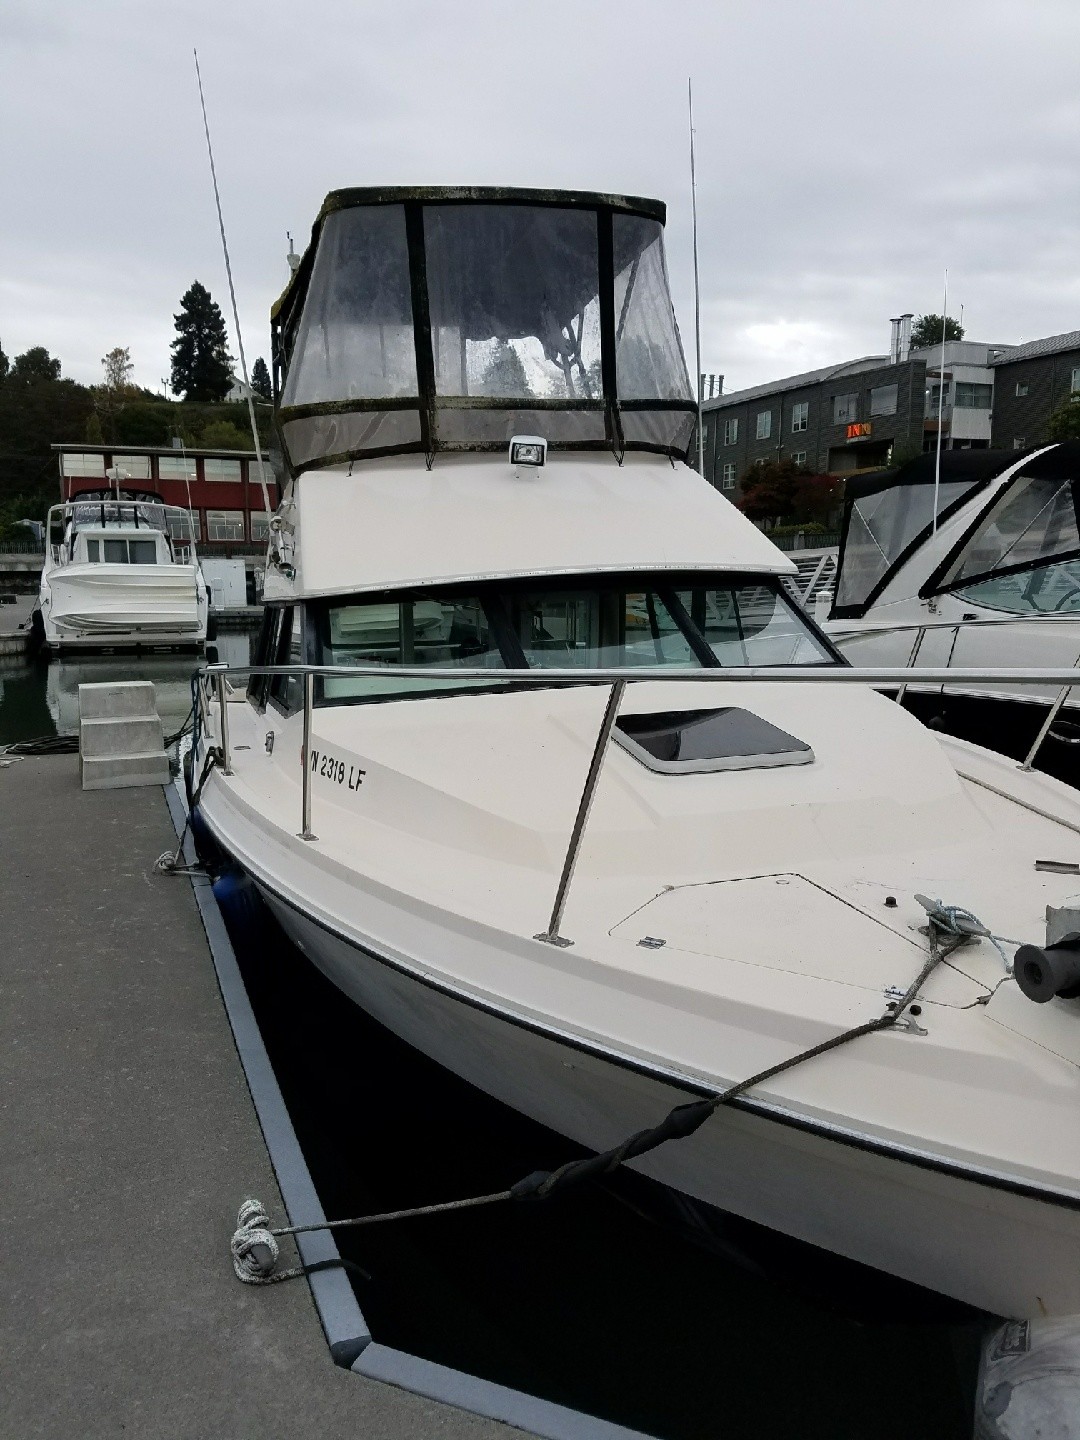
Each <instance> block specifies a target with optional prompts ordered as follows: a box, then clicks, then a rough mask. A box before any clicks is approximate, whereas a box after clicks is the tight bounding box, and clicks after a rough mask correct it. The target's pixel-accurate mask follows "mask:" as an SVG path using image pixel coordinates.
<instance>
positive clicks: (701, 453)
mask: <svg viewBox="0 0 1080 1440" xmlns="http://www.w3.org/2000/svg"><path fill="white" fill-rule="evenodd" d="M686 100H687V106H688V109H689V119H690V207H691V213H692V216H693V228H694V356H695V360H696V362H697V363H696V367H695V368H696V379H695V383H694V393H695V395H696V396H697V468H698V474H699V475H701V476H704V474H705V435H704V432H703V431H702V428H701V285H700V282H699V280H698V256H697V177H696V175H695V172H694V86H693V82H692V81H691V79H690V78H689V76H687V80H686Z"/></svg>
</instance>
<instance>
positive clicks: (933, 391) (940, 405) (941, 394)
mask: <svg viewBox="0 0 1080 1440" xmlns="http://www.w3.org/2000/svg"><path fill="white" fill-rule="evenodd" d="M948 408H949V382H948V381H947V380H946V381H945V384H944V386H942V384H941V382H940V380H939V381H938V382H937V383H936V384H934V385H931V386H930V387H929V388H928V389H927V392H926V418H927V419H928V420H936V419H937V415H938V410H939V409H940V410H941V412H942V413H943V414H944V412H945V411H946V410H948Z"/></svg>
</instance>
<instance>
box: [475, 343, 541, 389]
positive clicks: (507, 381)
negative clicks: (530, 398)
mask: <svg viewBox="0 0 1080 1440" xmlns="http://www.w3.org/2000/svg"><path fill="white" fill-rule="evenodd" d="M480 393H481V394H482V395H501V396H510V397H516V396H522V395H528V394H529V382H528V380H526V378H525V366H524V365H522V363H521V356H520V355H519V354H518V353H517V351H516V350H515V349H514V347H513V346H512V345H510V344H508V343H507V341H505V340H500V341H498V342H497V344H496V346H495V350H494V352H493V354H492V356H491V359H490V360H489V361H488V363H487V369H486V370H485V371H484V376H483V379H482V380H481V381H480Z"/></svg>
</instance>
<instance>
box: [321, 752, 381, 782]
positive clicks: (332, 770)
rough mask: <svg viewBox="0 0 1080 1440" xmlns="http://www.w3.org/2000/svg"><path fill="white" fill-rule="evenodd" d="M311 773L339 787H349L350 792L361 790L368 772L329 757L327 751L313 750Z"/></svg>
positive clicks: (357, 766)
mask: <svg viewBox="0 0 1080 1440" xmlns="http://www.w3.org/2000/svg"><path fill="white" fill-rule="evenodd" d="M311 773H312V774H313V775H321V776H323V777H324V778H325V779H327V780H330V781H332V782H335V783H337V784H338V785H347V786H348V788H349V789H350V790H359V789H360V786H361V785H362V784H363V783H364V776H365V775H366V774H367V771H366V770H361V769H360V766H359V765H346V763H345V761H344V760H338V759H337V758H336V756H334V755H328V754H327V753H326V751H325V750H315V749H312V752H311Z"/></svg>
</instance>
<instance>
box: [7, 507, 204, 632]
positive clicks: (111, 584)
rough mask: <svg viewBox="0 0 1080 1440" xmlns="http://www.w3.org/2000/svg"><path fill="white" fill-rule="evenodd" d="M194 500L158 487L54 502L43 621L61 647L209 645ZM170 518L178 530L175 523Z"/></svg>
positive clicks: (39, 621)
mask: <svg viewBox="0 0 1080 1440" xmlns="http://www.w3.org/2000/svg"><path fill="white" fill-rule="evenodd" d="M189 518H190V517H189V516H188V513H187V511H186V510H182V509H177V508H176V507H174V506H168V505H163V504H161V503H160V502H159V501H157V500H156V499H154V498H153V497H146V498H131V497H129V498H123V497H120V498H116V497H112V498H110V497H108V496H107V495H101V496H97V497H95V498H93V499H90V498H87V497H85V496H84V497H80V498H78V499H75V500H72V501H70V502H68V503H67V504H64V505H54V506H53V507H52V509H51V510H50V511H49V517H48V521H47V525H46V546H45V565H44V568H43V569H42V572H41V588H40V591H39V595H38V608H37V610H36V611H35V626H36V627H39V633H40V635H41V638H42V640H43V642H44V643H45V644H46V645H48V646H49V647H50V648H51V649H54V650H76V649H78V650H92V649H110V650H120V649H124V650H129V649H140V650H141V649H166V648H168V649H175V648H179V647H192V648H195V647H199V646H201V645H202V644H203V643H204V641H205V640H206V620H207V592H206V584H205V582H204V580H203V577H202V572H201V571H200V569H199V564H198V559H197V557H196V554H195V544H194V541H193V540H192V539H191V538H190V526H189ZM170 521H174V522H175V525H174V527H173V529H174V531H175V534H176V535H177V536H181V535H183V536H185V537H187V538H184V539H174V538H173V535H172V534H171V533H170Z"/></svg>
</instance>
